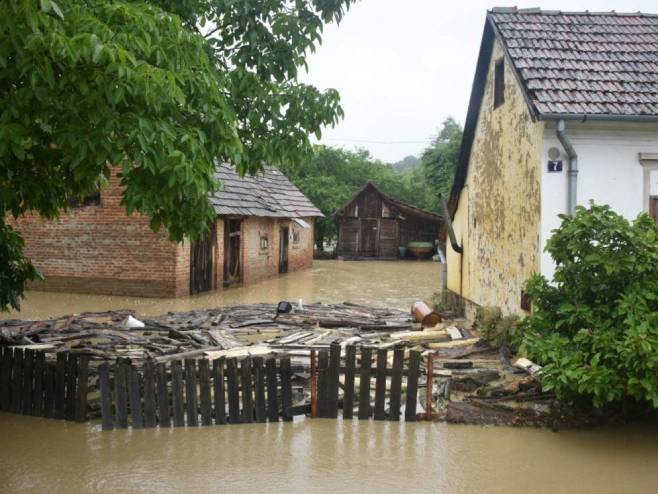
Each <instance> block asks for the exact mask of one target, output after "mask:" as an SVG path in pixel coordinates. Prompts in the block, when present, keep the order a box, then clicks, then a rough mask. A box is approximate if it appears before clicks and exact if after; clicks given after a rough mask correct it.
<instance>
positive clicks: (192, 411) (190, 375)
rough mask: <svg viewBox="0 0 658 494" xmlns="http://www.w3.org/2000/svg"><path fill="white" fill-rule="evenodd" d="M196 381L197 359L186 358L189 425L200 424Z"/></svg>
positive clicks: (186, 397)
mask: <svg viewBox="0 0 658 494" xmlns="http://www.w3.org/2000/svg"><path fill="white" fill-rule="evenodd" d="M196 382H197V379H196V360H194V359H190V358H188V359H185V410H186V412H187V425H188V427H190V426H197V425H199V405H198V399H197V388H196Z"/></svg>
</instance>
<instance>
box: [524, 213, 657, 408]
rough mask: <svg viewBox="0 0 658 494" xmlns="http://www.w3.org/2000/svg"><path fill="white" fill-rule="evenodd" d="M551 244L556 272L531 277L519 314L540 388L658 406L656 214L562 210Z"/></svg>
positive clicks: (576, 397)
mask: <svg viewBox="0 0 658 494" xmlns="http://www.w3.org/2000/svg"><path fill="white" fill-rule="evenodd" d="M546 250H547V251H548V252H549V253H550V254H551V256H552V257H553V259H554V260H555V263H556V271H555V275H554V279H553V282H552V283H549V282H548V281H547V280H546V279H545V278H544V277H543V276H539V275H538V276H535V277H534V278H532V279H530V280H529V281H528V283H527V286H526V290H527V292H528V295H529V296H530V299H531V300H532V303H533V313H532V315H531V316H529V317H527V318H526V319H525V320H524V321H523V322H522V329H523V344H522V350H523V351H525V352H527V354H528V356H529V357H530V358H532V359H534V360H536V361H537V362H538V363H540V364H542V365H543V366H544V369H543V371H542V374H541V379H542V384H543V388H544V389H545V390H553V391H554V392H555V393H556V395H557V396H558V397H559V398H562V399H567V400H569V401H572V402H573V401H585V402H591V403H593V404H594V405H595V406H597V407H600V406H602V405H604V404H605V403H610V402H620V401H624V400H627V399H629V398H630V399H634V400H637V401H639V402H648V403H650V404H651V406H653V407H654V408H658V227H656V224H655V223H654V221H653V220H652V219H651V218H649V216H648V215H646V214H641V215H640V216H638V218H637V219H635V220H634V221H633V222H629V221H627V220H626V219H624V218H623V217H622V216H620V215H618V214H616V213H615V212H613V211H612V210H611V209H610V208H609V207H608V206H597V205H594V204H593V203H591V204H590V208H589V209H586V208H584V207H578V208H577V211H576V214H575V216H574V217H573V218H571V217H569V216H563V217H562V224H561V225H560V227H559V228H558V229H557V230H554V232H553V236H552V237H551V239H550V240H549V241H548V243H547V246H546Z"/></svg>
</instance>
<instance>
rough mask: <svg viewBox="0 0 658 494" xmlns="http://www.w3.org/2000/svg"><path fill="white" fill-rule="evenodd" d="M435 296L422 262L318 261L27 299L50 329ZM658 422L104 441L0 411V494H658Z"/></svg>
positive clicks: (328, 428) (430, 271)
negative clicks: (59, 320)
mask: <svg viewBox="0 0 658 494" xmlns="http://www.w3.org/2000/svg"><path fill="white" fill-rule="evenodd" d="M440 286H441V283H440V266H439V264H438V263H431V262H398V263H389V262H340V261H319V262H317V261H316V263H315V264H314V267H313V268H312V269H310V270H307V271H303V272H298V273H291V274H289V275H285V276H282V277H280V278H273V279H270V280H266V281H263V282H261V283H257V284H254V285H250V286H247V287H243V288H237V289H230V290H224V291H218V292H215V293H210V294H205V295H201V296H196V297H188V298H184V299H138V298H126V297H105V296H91V295H71V294H56V293H45V292H30V293H29V294H28V297H27V300H26V301H25V303H24V309H23V312H21V313H20V314H10V315H8V317H21V318H46V317H49V316H57V315H62V314H69V313H73V312H82V311H100V310H107V309H120V308H131V309H135V310H137V311H138V313H142V314H146V315H155V314H161V313H164V312H166V311H170V310H190V309H194V308H207V307H216V306H221V305H228V304H236V303H249V302H277V301H279V300H286V299H287V300H292V301H297V300H298V299H299V298H302V299H304V301H305V302H306V303H309V302H316V301H322V302H341V301H345V300H349V301H351V302H358V303H368V304H373V305H379V306H388V307H401V308H408V307H409V306H410V305H411V303H412V302H413V301H415V300H417V299H423V298H428V297H429V296H430V295H431V294H432V293H433V292H435V291H437V290H438V289H439V287H440ZM657 465H658V424H643V425H634V426H631V427H624V428H602V429H591V430H580V431H563V432H559V433H552V432H550V431H547V430H539V429H517V428H507V427H477V426H457V425H448V424H438V423H437V424H431V423H425V422H422V423H414V424H405V423H404V422H401V423H390V422H373V421H358V420H354V421H352V420H346V421H343V420H340V419H339V420H330V419H315V420H310V419H304V418H298V419H296V420H295V422H293V423H279V424H249V425H235V426H213V427H203V428H194V429H188V430H186V429H183V428H182V429H167V430H164V429H163V430H159V429H150V430H140V431H113V432H102V431H101V430H100V425H99V424H98V423H92V424H74V423H64V422H60V421H54V420H46V419H41V418H34V417H22V416H16V415H10V414H3V413H0V492H18V491H26V492H48V493H59V492H63V493H66V494H73V493H77V492H121V493H124V492H154V493H156V492H157V493H166V492H228V493H240V492H268V493H269V492H284V491H285V492H291V493H332V494H333V493H350V492H359V493H361V494H366V493H369V492H377V493H378V494H379V493H381V494H387V493H398V492H404V493H417V492H418V493H419V492H423V493H435V492H440V493H505V494H517V493H518V494H529V493H532V494H543V493H564V494H568V493H578V494H581V493H589V492H593V493H596V494H607V493H615V494H617V493H627V492H628V493H644V492H646V493H653V492H657V491H658V468H657Z"/></svg>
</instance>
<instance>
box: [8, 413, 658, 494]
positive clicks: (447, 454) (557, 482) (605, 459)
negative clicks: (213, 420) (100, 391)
mask: <svg viewBox="0 0 658 494" xmlns="http://www.w3.org/2000/svg"><path fill="white" fill-rule="evenodd" d="M0 431H1V433H2V447H1V448H0V479H2V480H1V481H0V491H2V492H16V491H29V492H49V493H59V492H63V493H67V494H71V493H77V492H122V493H123V492H154V493H156V492H157V493H163V492H230V493H240V492H291V493H325V492H326V493H348V492H360V493H368V492H377V493H398V492H405V493H420V492H423V493H429V492H431V493H436V492H441V493H505V494H517V493H519V494H527V493H533V494H542V493H578V494H580V493H589V492H592V493H597V494H607V493H615V494H617V493H622V492H629V493H630V492H632V493H645V492H646V493H651V492H656V486H657V485H658V469H657V468H656V462H657V461H658V428H656V427H647V426H645V427H641V426H635V427H627V428H623V429H621V428H620V429H595V430H584V431H563V432H560V433H557V434H555V433H552V432H549V431H546V430H537V429H511V428H504V427H498V428H497V427H490V428H484V427H475V426H457V425H447V424H430V423H416V424H404V423H392V422H372V421H370V422H359V421H357V420H354V421H351V420H350V421H345V422H343V421H342V420H338V421H335V420H331V419H315V420H313V421H311V420H308V419H307V420H304V419H301V420H300V421H295V422H294V423H286V424H284V423H279V424H253V425H237V426H215V427H208V428H196V429H193V430H185V429H175V430H161V431H160V430H157V429H151V430H142V431H114V432H101V431H100V428H99V427H98V426H89V425H79V424H68V423H67V424H63V423H62V422H55V421H48V420H45V419H37V418H28V417H20V416H10V415H3V414H0Z"/></svg>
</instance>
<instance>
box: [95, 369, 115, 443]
mask: <svg viewBox="0 0 658 494" xmlns="http://www.w3.org/2000/svg"><path fill="white" fill-rule="evenodd" d="M115 379H116V371H115ZM98 385H99V387H100V391H101V418H102V421H103V430H104V431H111V430H112V429H114V417H113V416H112V388H111V386H110V366H109V364H107V363H105V362H104V363H102V364H101V365H99V366H98Z"/></svg>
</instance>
